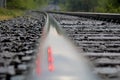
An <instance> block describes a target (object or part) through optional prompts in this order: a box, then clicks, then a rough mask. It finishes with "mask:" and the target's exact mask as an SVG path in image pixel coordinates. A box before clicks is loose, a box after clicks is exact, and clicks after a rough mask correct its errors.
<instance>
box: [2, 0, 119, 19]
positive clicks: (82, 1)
mask: <svg viewBox="0 0 120 80" xmlns="http://www.w3.org/2000/svg"><path fill="white" fill-rule="evenodd" d="M31 9H40V10H52V11H74V12H75V11H80V12H81V11H83V12H102V13H120V0H0V17H1V19H2V17H3V18H11V17H15V16H19V15H22V14H23V13H24V11H26V10H31Z"/></svg>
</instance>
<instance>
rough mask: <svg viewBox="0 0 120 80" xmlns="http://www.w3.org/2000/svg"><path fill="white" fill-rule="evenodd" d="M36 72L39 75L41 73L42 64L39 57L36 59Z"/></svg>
mask: <svg viewBox="0 0 120 80" xmlns="http://www.w3.org/2000/svg"><path fill="white" fill-rule="evenodd" d="M36 73H37V75H40V74H41V66H40V59H39V58H38V59H37V60H36Z"/></svg>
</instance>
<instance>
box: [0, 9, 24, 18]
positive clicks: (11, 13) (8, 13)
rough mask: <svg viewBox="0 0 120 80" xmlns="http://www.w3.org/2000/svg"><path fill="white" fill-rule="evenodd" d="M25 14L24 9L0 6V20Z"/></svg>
mask: <svg viewBox="0 0 120 80" xmlns="http://www.w3.org/2000/svg"><path fill="white" fill-rule="evenodd" d="M23 14H24V11H22V10H15V9H14V10H9V9H5V8H0V20H7V19H11V18H14V17H17V16H21V15H23Z"/></svg>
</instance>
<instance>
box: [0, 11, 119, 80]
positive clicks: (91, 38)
mask: <svg viewBox="0 0 120 80" xmlns="http://www.w3.org/2000/svg"><path fill="white" fill-rule="evenodd" d="M48 14H49V15H50V16H52V18H54V19H55V20H56V22H57V24H58V25H59V27H60V28H61V29H62V30H63V32H64V33H65V35H66V36H67V37H68V38H69V39H71V41H72V42H73V43H74V44H75V45H76V47H77V49H78V50H79V49H80V50H81V49H82V50H83V53H80V54H83V55H85V56H86V57H87V58H89V59H90V61H91V62H92V63H93V64H94V65H95V69H94V71H93V72H94V73H97V74H98V75H99V76H100V77H101V78H102V79H103V80H119V79H120V54H119V53H120V36H119V33H120V24H119V17H118V18H117V17H115V18H114V19H113V17H110V16H111V15H107V14H106V15H107V17H105V16H103V15H104V14H102V17H100V16H101V15H100V14H99V16H98V15H97V14H89V15H88V14H83V13H82V15H80V14H81V13H77V14H73V13H54V12H52V13H48ZM96 15H97V17H98V20H97V19H96ZM112 16H116V15H115V14H114V15H112ZM117 16H119V15H117ZM108 17H110V18H109V19H106V18H108ZM46 18H47V17H46V14H44V13H43V12H42V13H41V12H39V11H31V12H28V13H27V14H26V15H25V16H24V17H19V18H15V19H13V20H8V21H1V22H0V37H1V39H0V80H25V75H27V73H29V70H30V69H31V67H32V66H33V62H34V61H33V60H34V59H36V54H37V53H38V48H39V44H40V43H39V42H40V40H41V36H42V33H43V29H44V27H45V26H48V24H49V23H46V22H47V19H46ZM58 32H59V30H58Z"/></svg>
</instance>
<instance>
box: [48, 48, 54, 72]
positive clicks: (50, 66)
mask: <svg viewBox="0 0 120 80" xmlns="http://www.w3.org/2000/svg"><path fill="white" fill-rule="evenodd" d="M48 69H49V71H50V72H53V71H54V70H55V67H54V58H53V54H52V48H51V47H48Z"/></svg>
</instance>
